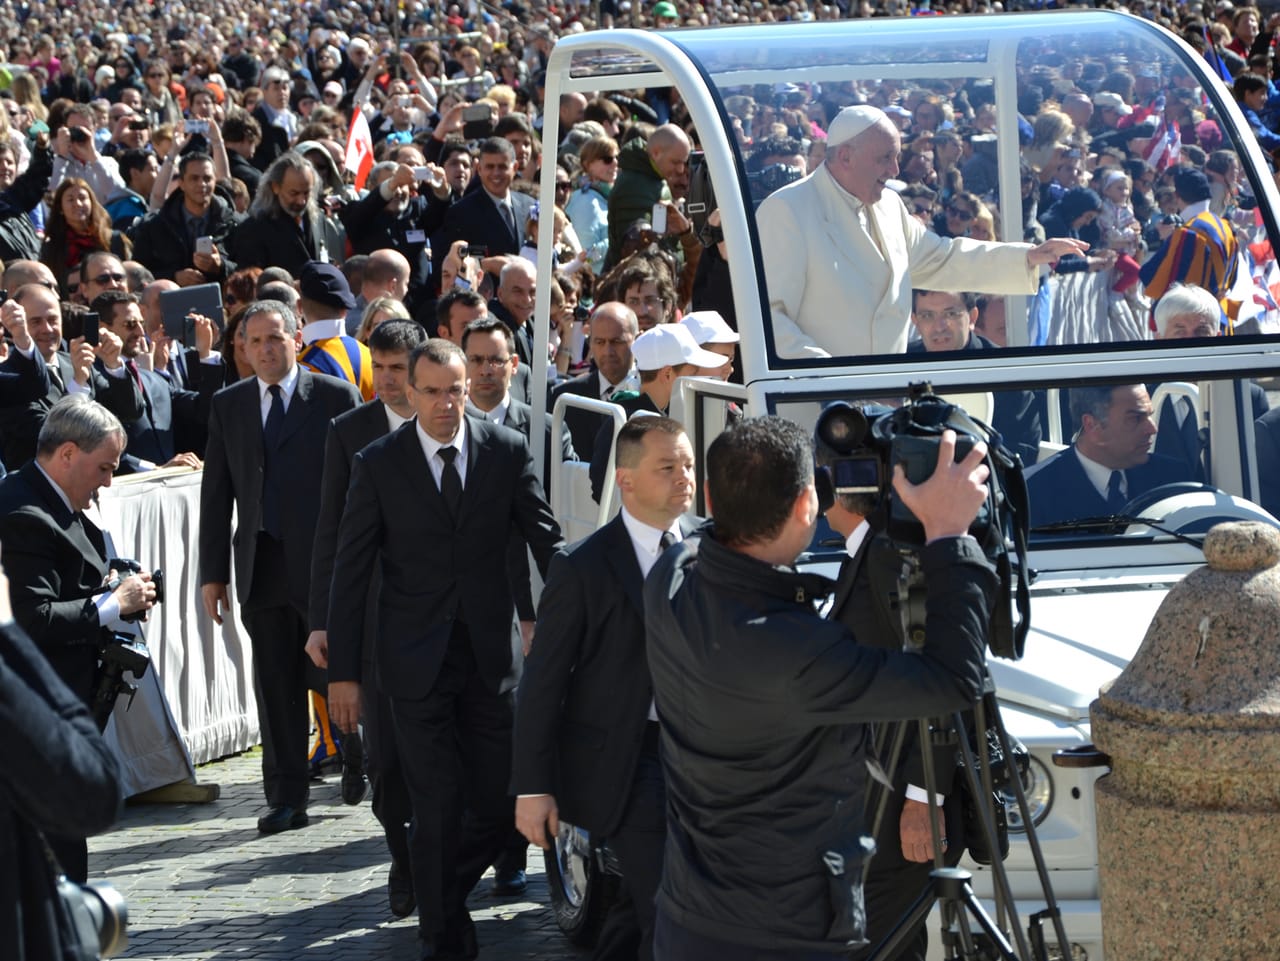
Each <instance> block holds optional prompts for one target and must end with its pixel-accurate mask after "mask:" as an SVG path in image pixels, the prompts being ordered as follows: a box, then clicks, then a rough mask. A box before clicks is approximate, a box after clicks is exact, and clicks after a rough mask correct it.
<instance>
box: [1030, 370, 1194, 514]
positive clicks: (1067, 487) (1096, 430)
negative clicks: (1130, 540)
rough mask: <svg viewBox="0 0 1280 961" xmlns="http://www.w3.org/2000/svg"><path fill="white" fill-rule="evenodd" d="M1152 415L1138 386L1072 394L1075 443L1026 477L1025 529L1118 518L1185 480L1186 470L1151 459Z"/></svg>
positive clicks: (1174, 463)
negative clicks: (1142, 497) (1152, 493)
mask: <svg viewBox="0 0 1280 961" xmlns="http://www.w3.org/2000/svg"><path fill="white" fill-rule="evenodd" d="M1152 414H1153V411H1152V408H1151V398H1150V397H1148V396H1147V389H1146V388H1145V387H1143V386H1142V385H1141V384H1133V385H1127V384H1124V385H1120V386H1117V387H1108V386H1105V385H1103V386H1101V387H1077V388H1073V389H1072V390H1071V418H1072V421H1073V422H1074V423H1075V424H1076V438H1075V443H1073V444H1072V445H1071V446H1070V447H1068V448H1067V449H1066V450H1063V451H1059V452H1058V453H1056V454H1054V455H1053V456H1052V457H1050V458H1049V459H1048V460H1045V461H1041V462H1040V463H1038V464H1036V465H1035V466H1034V467H1032V468H1030V469H1028V470H1027V473H1026V477H1027V490H1028V493H1029V494H1030V496H1031V526H1032V527H1041V526H1044V525H1046V524H1056V523H1058V522H1060V521H1070V520H1077V519H1080V518H1086V517H1103V516H1106V515H1109V514H1118V513H1120V512H1121V510H1123V508H1124V506H1125V505H1126V504H1127V503H1128V502H1129V501H1131V500H1132V499H1133V498H1135V497H1136V496H1138V495H1139V494H1141V493H1143V492H1145V491H1149V490H1151V489H1152V488H1155V487H1159V486H1161V485H1162V484H1172V483H1175V482H1177V481H1185V480H1190V479H1191V472H1190V470H1189V469H1188V467H1187V465H1186V464H1183V463H1180V462H1179V461H1176V460H1173V459H1172V458H1169V457H1163V456H1161V455H1160V454H1153V453H1151V441H1152V438H1153V437H1155V435H1156V424H1155V421H1154V420H1153V419H1152Z"/></svg>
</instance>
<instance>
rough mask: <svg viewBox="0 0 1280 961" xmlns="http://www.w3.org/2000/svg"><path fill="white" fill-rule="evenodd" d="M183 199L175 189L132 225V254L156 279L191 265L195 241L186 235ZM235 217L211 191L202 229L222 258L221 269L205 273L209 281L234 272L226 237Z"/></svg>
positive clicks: (194, 251)
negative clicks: (216, 271) (152, 211)
mask: <svg viewBox="0 0 1280 961" xmlns="http://www.w3.org/2000/svg"><path fill="white" fill-rule="evenodd" d="M183 203H184V200H183V196H182V191H181V190H175V191H174V192H173V193H171V194H170V195H169V196H168V198H167V199H166V200H165V202H164V203H163V204H162V205H161V207H160V209H159V210H157V211H155V213H151V214H148V215H147V216H146V217H144V218H143V219H142V221H141V222H140V223H139V224H138V226H137V227H135V228H134V231H133V258H134V260H136V261H138V263H140V264H143V265H144V266H145V267H146V268H147V269H148V270H150V271H151V273H153V274H154V275H155V277H156V280H173V275H174V274H176V273H177V272H178V271H180V270H186V269H187V268H188V267H190V268H192V269H195V265H194V262H193V258H194V257H195V253H196V249H195V243H194V242H193V241H192V239H191V238H190V237H189V236H187V225H186V221H185V220H184V219H183V213H182V205H183ZM239 221H240V217H239V216H238V215H237V214H236V211H235V208H234V207H232V206H231V205H230V204H229V203H227V202H226V201H225V200H223V199H222V198H221V197H219V196H216V195H215V196H214V198H213V205H212V206H211V207H210V208H209V214H208V219H207V220H206V221H205V231H204V233H205V236H208V237H212V238H213V242H214V244H216V245H217V248H218V255H219V256H220V257H221V258H222V273H220V274H217V275H206V279H207V280H208V281H210V282H213V281H221V280H224V279H225V278H227V277H229V276H230V275H231V274H232V273H234V272H235V269H236V265H235V263H233V262H232V260H231V258H230V257H229V256H228V254H227V239H228V238H229V237H230V236H231V231H232V230H233V229H234V228H235V226H236V224H237V223H239ZM214 319H215V320H216V319H217V318H214Z"/></svg>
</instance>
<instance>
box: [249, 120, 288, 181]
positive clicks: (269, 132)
mask: <svg viewBox="0 0 1280 961" xmlns="http://www.w3.org/2000/svg"><path fill="white" fill-rule="evenodd" d="M253 119H254V120H256V121H258V126H259V127H261V128H262V142H261V143H260V144H258V149H257V150H255V151H254V152H253V165H254V166H255V167H257V168H258V169H259V170H261V171H262V172H263V173H266V170H267V168H268V167H270V166H271V164H272V163H274V162H275V159H276V158H277V157H279V156H280V155H281V154H282V153H285V152H286V151H288V149H289V134H288V132H287V131H286V130H285V129H284V128H283V127H277V126H276V125H275V124H273V123H272V122H271V120H270V118H268V117H267V110H266V108H265V107H264V106H263V105H262V104H258V105H257V106H256V107H254V108H253Z"/></svg>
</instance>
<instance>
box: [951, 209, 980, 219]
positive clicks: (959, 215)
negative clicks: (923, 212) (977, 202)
mask: <svg viewBox="0 0 1280 961" xmlns="http://www.w3.org/2000/svg"><path fill="white" fill-rule="evenodd" d="M947 214H948V215H949V216H951V217H955V218H956V220H972V219H973V218H974V217H976V216H978V214H977V212H976V211H973V210H961V209H960V208H959V207H948V208H947Z"/></svg>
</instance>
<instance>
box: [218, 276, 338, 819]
mask: <svg viewBox="0 0 1280 961" xmlns="http://www.w3.org/2000/svg"><path fill="white" fill-rule="evenodd" d="M241 330H242V331H243V338H244V349H245V353H246V355H247V356H248V358H249V361H250V363H251V364H252V365H253V370H254V373H255V374H256V375H257V376H255V377H251V378H246V379H245V380H241V381H238V382H236V383H235V384H233V385H232V386H231V387H229V388H227V389H226V390H222V391H219V392H218V394H217V395H216V396H215V397H214V399H213V409H212V413H211V415H210V418H209V443H208V446H207V448H206V450H205V465H204V481H203V483H202V485H201V489H200V593H201V598H202V600H203V602H204V609H205V611H206V612H207V613H208V614H209V616H210V617H211V618H213V620H214V623H216V624H221V623H222V613H221V612H222V609H224V608H226V607H227V604H228V599H227V585H228V583H229V582H230V581H231V570H232V559H233V556H234V561H235V575H236V593H237V596H238V599H239V601H240V614H241V617H242V618H243V619H244V624H245V627H246V628H248V631H249V638H250V641H251V643H252V646H253V661H254V694H255V695H256V697H257V702H258V718H259V721H260V722H261V725H262V775H263V782H264V789H265V793H266V798H267V804H268V805H269V806H270V811H269V812H268V813H267V814H266V816H264V817H262V818H260V819H259V820H258V830H259V831H261V832H262V833H264V834H274V833H277V832H279V831H286V830H289V829H290V828H300V827H303V826H305V825H306V824H307V787H308V780H309V775H308V769H307V736H308V722H307V689H308V684H307V665H308V664H309V663H310V662H309V661H308V659H307V656H306V652H305V646H306V642H307V604H308V601H309V595H310V580H311V551H312V545H313V542H314V540H315V527H316V522H317V519H318V518H319V515H320V481H321V478H322V476H323V473H324V440H325V434H326V433H327V432H328V429H329V421H331V420H332V419H333V418H335V417H337V416H339V415H341V414H344V413H346V412H347V411H349V410H354V409H355V408H356V407H358V406H360V392H359V391H358V390H356V389H355V388H354V387H353V386H351V385H350V384H348V383H346V382H345V381H341V380H338V379H337V378H334V377H326V376H324V375H323V374H313V373H311V372H310V371H308V370H305V369H303V368H302V367H300V366H299V365H298V363H297V355H298V346H299V344H300V342H301V337H300V327H299V324H298V318H297V315H296V314H294V312H293V310H292V309H290V308H289V306H288V305H286V304H283V303H281V302H279V301H274V300H261V301H258V302H257V303H255V304H253V305H252V306H250V307H249V309H248V311H247V312H246V314H245V317H244V320H243V322H242V324H241ZM258 425H261V429H259V428H258ZM233 507H234V508H235V509H236V512H237V515H238V527H237V530H236V536H235V539H234V543H233V541H232V537H231V512H232V508H233Z"/></svg>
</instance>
